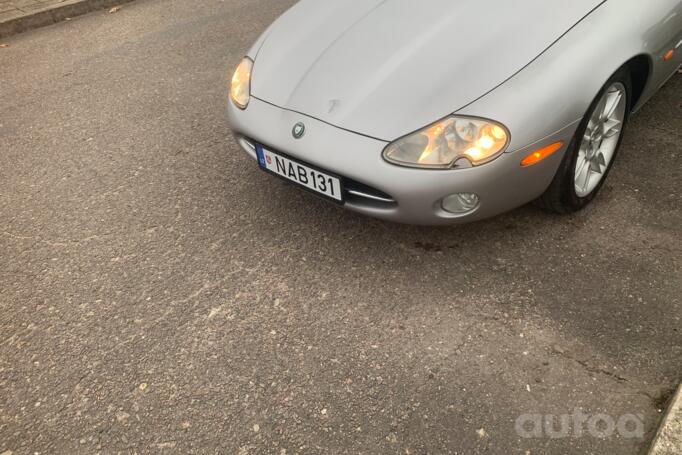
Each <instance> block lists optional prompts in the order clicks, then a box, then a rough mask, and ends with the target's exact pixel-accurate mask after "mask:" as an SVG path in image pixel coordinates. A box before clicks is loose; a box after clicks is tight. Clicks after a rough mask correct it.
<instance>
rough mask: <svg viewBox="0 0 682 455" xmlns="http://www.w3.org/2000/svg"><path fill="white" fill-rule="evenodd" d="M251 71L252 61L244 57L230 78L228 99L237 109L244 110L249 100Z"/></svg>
mask: <svg viewBox="0 0 682 455" xmlns="http://www.w3.org/2000/svg"><path fill="white" fill-rule="evenodd" d="M251 70H253V60H251V59H250V58H248V57H244V58H243V59H242V61H241V62H240V63H239V66H238V67H237V69H236V70H235V72H234V75H233V76H232V84H231V86H230V98H232V102H234V104H235V105H236V106H237V107H238V108H239V109H246V106H248V105H249V100H250V99H251Z"/></svg>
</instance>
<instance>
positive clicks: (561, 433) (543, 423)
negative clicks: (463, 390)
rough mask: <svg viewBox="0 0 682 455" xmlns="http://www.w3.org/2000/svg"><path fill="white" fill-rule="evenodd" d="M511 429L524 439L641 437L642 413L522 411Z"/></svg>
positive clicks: (642, 431)
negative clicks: (592, 413)
mask: <svg viewBox="0 0 682 455" xmlns="http://www.w3.org/2000/svg"><path fill="white" fill-rule="evenodd" d="M515 429H516V434H517V435H519V436H520V437H522V438H524V439H564V438H582V437H592V438H597V439H609V438H612V437H614V436H615V435H616V434H618V435H620V437H622V438H625V439H644V417H643V416H642V415H639V414H638V415H635V414H624V415H622V416H619V417H613V416H610V415H607V414H596V415H589V414H585V413H584V412H582V411H580V410H575V411H573V414H563V415H558V416H557V415H552V414H546V415H542V414H523V415H520V416H519V417H518V418H517V419H516V424H515Z"/></svg>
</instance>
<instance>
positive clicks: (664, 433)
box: [649, 384, 682, 455]
mask: <svg viewBox="0 0 682 455" xmlns="http://www.w3.org/2000/svg"><path fill="white" fill-rule="evenodd" d="M680 454H682V384H680V386H679V387H678V389H677V393H675V395H674V396H673V398H672V400H671V402H670V406H669V408H668V411H667V412H666V414H665V416H663V421H662V422H661V427H660V428H659V429H658V432H657V433H656V437H655V438H654V442H653V443H652V445H651V449H650V450H649V455H680Z"/></svg>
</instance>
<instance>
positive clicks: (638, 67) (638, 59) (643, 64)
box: [623, 54, 653, 111]
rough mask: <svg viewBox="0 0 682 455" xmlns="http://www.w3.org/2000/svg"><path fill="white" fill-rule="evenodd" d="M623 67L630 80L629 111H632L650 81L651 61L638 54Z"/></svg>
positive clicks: (637, 104) (645, 56)
mask: <svg viewBox="0 0 682 455" xmlns="http://www.w3.org/2000/svg"><path fill="white" fill-rule="evenodd" d="M623 66H624V67H626V68H627V69H628V71H629V72H630V77H631V78H632V94H631V96H632V100H631V103H630V106H631V110H633V111H634V110H636V109H637V107H638V106H639V102H640V101H641V100H642V95H643V94H644V90H645V89H646V87H647V84H648V83H649V80H650V79H651V72H652V68H653V61H652V59H651V57H650V56H648V55H646V54H639V55H636V56H635V57H632V58H631V59H630V60H628V61H627V62H626V63H625V64H624V65H623Z"/></svg>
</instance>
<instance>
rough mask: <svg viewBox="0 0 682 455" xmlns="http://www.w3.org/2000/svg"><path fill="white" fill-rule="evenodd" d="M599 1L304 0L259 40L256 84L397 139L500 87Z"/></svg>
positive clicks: (319, 113)
mask: <svg viewBox="0 0 682 455" xmlns="http://www.w3.org/2000/svg"><path fill="white" fill-rule="evenodd" d="M601 3H603V1H602V0H571V1H570V2H568V1H547V0H514V1H510V0H488V1H485V2H482V1H480V0H421V1H415V0H335V1H324V0H302V1H300V2H299V3H297V4H296V5H295V6H294V7H293V8H291V9H290V10H289V11H288V12H286V13H285V14H284V15H283V16H282V17H281V18H279V19H278V20H277V21H276V22H275V23H274V24H273V25H272V26H271V27H270V28H269V29H268V32H267V36H266V37H265V39H263V40H262V45H261V46H260V49H257V56H256V63H255V66H254V70H253V79H252V94H253V96H254V97H256V98H259V99H261V100H263V101H266V102H269V103H271V104H274V105H277V106H279V107H282V108H285V109H289V110H293V111H297V112H300V113H302V114H305V115H308V116H311V117H315V118H317V119H319V120H322V121H324V122H327V123H330V124H332V125H335V126H337V127H340V128H343V129H347V130H350V131H354V132H357V133H360V134H364V135H367V136H371V137H374V138H378V139H382V140H386V141H390V140H394V139H396V138H398V137H400V136H403V135H405V134H407V133H410V132H412V131H415V130H417V129H419V128H422V127H424V126H426V125H428V124H430V123H433V122H435V121H436V120H439V119H440V118H442V117H444V116H446V115H448V114H450V113H452V112H454V111H457V110H458V109H460V108H462V107H464V106H466V105H467V104H469V103H471V102H473V101H475V100H476V99H478V98H479V97H481V96H483V95H484V94H486V93H487V92H489V91H491V90H493V89H494V88H495V87H497V86H498V85H500V84H502V83H503V82H504V81H506V80H507V79H509V78H510V77H511V76H513V75H514V74H515V73H517V72H518V71H520V70H521V69H523V67H524V66H526V65H527V64H528V63H530V62H531V61H532V60H533V59H535V58H536V57H537V56H538V55H540V54H541V53H542V52H543V51H544V50H546V49H547V48H548V47H550V46H551V45H552V44H553V43H554V42H555V41H556V40H558V39H559V38H560V37H561V36H562V35H563V34H565V33H566V32H567V31H568V30H569V29H570V28H571V27H573V26H574V25H575V24H576V23H577V22H579V21H580V20H581V19H582V18H584V17H585V16H586V15H587V14H589V13H590V11H592V10H593V9H594V8H596V7H597V6H598V5H599V4H601ZM530 93H532V92H530Z"/></svg>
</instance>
